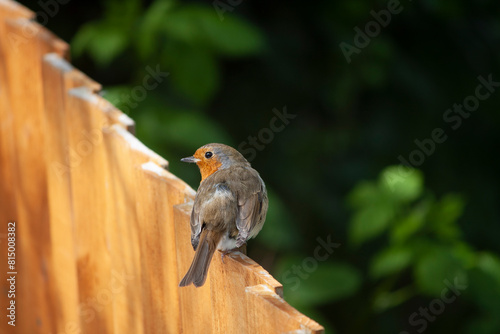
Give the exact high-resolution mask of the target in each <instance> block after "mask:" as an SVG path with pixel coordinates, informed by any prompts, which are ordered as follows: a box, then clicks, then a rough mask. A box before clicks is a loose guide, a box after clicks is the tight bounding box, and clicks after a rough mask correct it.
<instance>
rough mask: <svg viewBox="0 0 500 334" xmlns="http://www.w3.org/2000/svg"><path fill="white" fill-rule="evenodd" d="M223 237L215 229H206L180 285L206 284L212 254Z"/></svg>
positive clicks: (197, 285)
mask: <svg viewBox="0 0 500 334" xmlns="http://www.w3.org/2000/svg"><path fill="white" fill-rule="evenodd" d="M220 238H221V234H220V233H217V232H214V231H207V230H204V231H203V232H201V235H200V242H199V244H198V247H197V248H196V253H195V254H194V258H193V262H192V263H191V266H190V267H189V270H188V271H187V273H186V275H185V276H184V278H183V279H182V280H181V282H180V283H179V286H187V285H189V284H191V283H193V284H194V286H196V287H200V286H202V285H203V284H205V281H206V279H207V274H208V268H209V267H210V262H211V260H212V256H213V255H214V252H215V249H216V248H217V244H218V243H219V240H220Z"/></svg>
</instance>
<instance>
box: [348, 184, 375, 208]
mask: <svg viewBox="0 0 500 334" xmlns="http://www.w3.org/2000/svg"><path fill="white" fill-rule="evenodd" d="M379 195H380V192H379V189H378V188H377V186H376V185H375V184H374V183H373V182H371V181H361V182H359V183H358V184H357V185H356V186H355V187H354V189H353V190H352V191H351V192H350V193H349V196H348V198H347V201H348V203H349V205H350V206H351V207H352V208H362V207H363V206H365V205H367V204H370V203H373V202H374V201H375V200H377V198H378V197H379Z"/></svg>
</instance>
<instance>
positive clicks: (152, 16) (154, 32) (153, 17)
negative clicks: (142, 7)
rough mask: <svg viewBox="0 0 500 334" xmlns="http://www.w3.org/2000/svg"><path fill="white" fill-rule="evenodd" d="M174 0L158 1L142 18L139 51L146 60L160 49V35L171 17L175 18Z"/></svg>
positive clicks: (138, 42)
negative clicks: (156, 49)
mask: <svg viewBox="0 0 500 334" xmlns="http://www.w3.org/2000/svg"><path fill="white" fill-rule="evenodd" d="M174 6H175V2H174V1H173V0H156V1H155V2H154V3H153V4H152V5H151V6H149V7H148V9H147V10H146V12H145V13H144V16H143V17H142V20H141V24H140V27H139V31H140V33H139V38H138V39H137V51H138V52H139V54H140V55H141V56H142V57H143V58H145V57H146V56H148V55H150V54H152V53H153V51H154V50H155V48H157V47H159V46H160V45H158V44H159V43H158V42H159V41H161V39H160V38H159V34H160V32H161V29H162V28H163V24H164V22H166V21H167V20H168V19H169V18H170V16H173V14H172V12H173V8H174Z"/></svg>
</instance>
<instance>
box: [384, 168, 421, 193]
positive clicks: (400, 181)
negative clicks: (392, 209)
mask: <svg viewBox="0 0 500 334" xmlns="http://www.w3.org/2000/svg"><path fill="white" fill-rule="evenodd" d="M423 183H424V178H423V175H422V172H420V171H419V170H417V169H413V170H411V171H410V172H407V171H405V168H404V167H403V166H401V165H399V166H389V167H387V168H385V169H384V170H383V171H382V173H381V174H380V178H379V186H380V187H381V189H384V191H385V192H386V194H387V195H388V196H389V197H390V198H391V199H392V200H393V201H395V202H410V201H413V200H415V199H416V198H418V197H419V196H420V195H421V194H422V191H423Z"/></svg>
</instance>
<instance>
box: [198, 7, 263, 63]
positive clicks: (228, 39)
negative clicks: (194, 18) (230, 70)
mask: <svg viewBox="0 0 500 334" xmlns="http://www.w3.org/2000/svg"><path fill="white" fill-rule="evenodd" d="M200 23H201V29H202V31H203V33H204V36H203V37H204V38H205V39H206V41H207V43H209V44H210V45H211V46H212V47H213V49H214V50H215V51H216V52H218V53H221V54H223V55H228V56H245V55H252V54H256V53H258V52H260V51H262V49H263V47H264V39H263V37H262V34H261V33H260V32H259V31H258V30H257V28H256V27H254V26H252V25H250V24H248V23H246V22H245V21H243V20H242V19H238V18H236V17H235V16H226V17H225V18H224V21H221V20H219V18H218V17H217V16H216V15H213V13H212V11H211V12H210V14H209V15H203V16H202V20H201V22H200Z"/></svg>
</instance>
